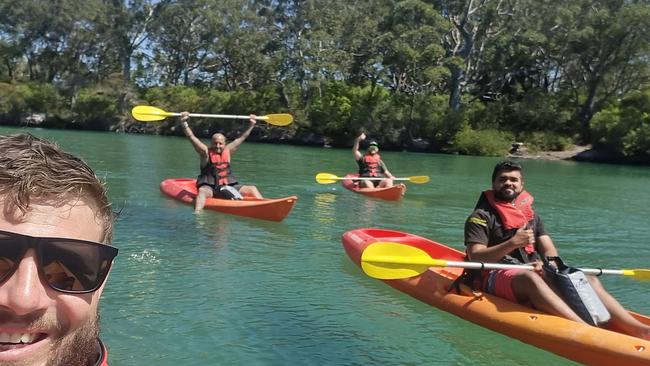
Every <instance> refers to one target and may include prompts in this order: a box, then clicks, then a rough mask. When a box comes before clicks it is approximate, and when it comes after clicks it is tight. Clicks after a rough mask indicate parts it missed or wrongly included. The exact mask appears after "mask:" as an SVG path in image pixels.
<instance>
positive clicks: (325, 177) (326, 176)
mask: <svg viewBox="0 0 650 366" xmlns="http://www.w3.org/2000/svg"><path fill="white" fill-rule="evenodd" d="M346 179H354V180H383V179H386V178H371V177H355V178H345V177H343V178H342V177H337V176H336V175H334V174H331V173H318V174H316V181H317V182H318V183H320V184H331V183H335V182H336V181H337V180H346ZM393 180H407V181H409V182H411V183H417V184H422V183H426V182H428V181H429V177H427V176H426V175H416V176H413V177H406V178H393Z"/></svg>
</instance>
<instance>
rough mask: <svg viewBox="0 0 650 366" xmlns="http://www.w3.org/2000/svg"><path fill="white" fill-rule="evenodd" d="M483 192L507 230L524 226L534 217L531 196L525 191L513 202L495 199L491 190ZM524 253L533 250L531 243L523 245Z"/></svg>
mask: <svg viewBox="0 0 650 366" xmlns="http://www.w3.org/2000/svg"><path fill="white" fill-rule="evenodd" d="M483 194H484V195H485V198H487V200H488V202H489V203H490V205H491V206H492V207H494V209H495V210H496V211H497V213H498V214H499V217H500V218H501V223H503V227H504V228H505V229H507V230H512V229H519V228H521V227H525V226H526V225H527V224H528V223H529V222H530V221H531V220H532V219H533V218H534V217H535V212H534V211H533V201H534V200H535V199H534V198H533V196H531V195H530V193H528V192H527V191H522V192H521V193H520V194H519V196H517V198H516V199H515V201H514V202H513V203H510V202H506V201H500V200H497V199H496V197H495V196H494V191H493V190H491V189H490V190H487V191H484V192H483ZM524 250H525V251H526V253H529V254H530V253H532V252H534V251H535V248H534V247H533V244H528V245H526V247H524Z"/></svg>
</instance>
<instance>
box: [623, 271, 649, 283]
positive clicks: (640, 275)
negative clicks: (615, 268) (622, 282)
mask: <svg viewBox="0 0 650 366" xmlns="http://www.w3.org/2000/svg"><path fill="white" fill-rule="evenodd" d="M623 276H632V277H633V278H634V279H635V280H641V281H650V269H624V270H623Z"/></svg>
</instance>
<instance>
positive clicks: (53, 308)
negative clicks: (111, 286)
mask: <svg viewBox="0 0 650 366" xmlns="http://www.w3.org/2000/svg"><path fill="white" fill-rule="evenodd" d="M113 222H114V213H113V210H112V209H111V205H110V202H109V200H108V196H107V194H106V187H105V185H104V183H102V182H101V181H100V179H99V178H97V176H96V175H95V173H94V172H93V170H92V169H91V168H90V167H89V166H88V165H87V164H86V163H85V162H83V161H82V160H81V159H79V158H77V157H75V156H73V155H71V154H69V153H66V152H64V151H63V150H61V149H60V148H59V147H58V146H56V145H55V144H53V143H51V142H49V141H47V140H44V139H41V138H38V137H35V136H32V135H30V134H19V135H13V136H0V343H1V345H0V365H66V366H87V365H95V366H106V365H108V363H107V358H108V353H107V351H106V347H104V345H103V344H102V342H101V341H100V340H99V302H100V297H101V295H102V292H103V290H104V286H105V285H106V278H107V277H108V273H109V272H110V270H111V265H112V264H113V260H114V258H115V256H116V255H117V253H118V249H117V248H115V247H113V246H111V245H110V244H109V243H110V242H111V240H112V237H113Z"/></svg>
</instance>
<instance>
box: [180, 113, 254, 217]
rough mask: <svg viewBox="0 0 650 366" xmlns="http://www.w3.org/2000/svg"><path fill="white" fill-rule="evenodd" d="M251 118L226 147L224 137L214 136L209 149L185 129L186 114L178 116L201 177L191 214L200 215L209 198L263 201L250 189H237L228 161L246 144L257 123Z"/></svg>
mask: <svg viewBox="0 0 650 366" xmlns="http://www.w3.org/2000/svg"><path fill="white" fill-rule="evenodd" d="M255 117H256V116H255V115H253V114H251V115H250V119H249V126H248V128H247V129H246V131H244V132H243V133H242V134H241V136H239V137H238V138H236V139H235V140H233V141H232V142H230V143H228V144H226V136H224V135H223V134H221V133H215V134H214V135H212V138H211V139H210V141H211V145H210V147H208V146H206V145H205V144H204V143H202V142H201V140H199V139H198V138H197V137H196V136H194V133H193V132H192V129H191V128H190V127H189V125H188V123H187V121H188V120H189V119H190V117H189V112H182V113H181V125H182V128H183V133H184V134H185V136H187V137H188V138H189V139H190V142H191V143H192V146H194V150H196V152H197V153H198V154H199V157H200V159H201V163H200V168H201V173H200V175H199V177H198V178H197V180H196V186H197V188H198V193H197V196H196V200H195V202H194V212H200V211H201V210H202V209H203V207H204V206H205V200H206V198H209V197H216V198H226V199H242V195H244V196H251V197H255V198H263V197H262V194H261V193H260V191H259V190H258V189H257V187H256V186H253V185H240V184H239V182H238V181H237V179H236V178H235V176H234V175H233V174H232V169H231V163H230V158H231V156H232V154H234V153H235V151H237V148H239V146H240V145H241V144H242V143H243V142H244V140H246V138H247V137H248V135H250V133H251V131H252V130H253V128H254V127H255V124H256V123H257V121H256V120H255Z"/></svg>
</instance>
